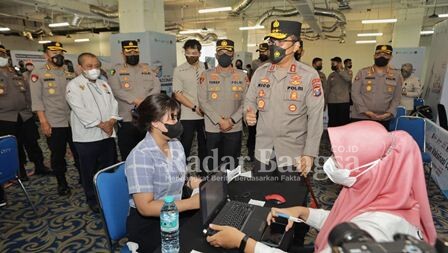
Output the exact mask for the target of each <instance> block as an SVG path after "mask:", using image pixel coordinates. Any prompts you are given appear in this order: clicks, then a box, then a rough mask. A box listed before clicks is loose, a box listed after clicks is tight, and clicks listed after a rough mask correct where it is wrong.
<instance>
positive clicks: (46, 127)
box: [40, 121, 51, 137]
mask: <svg viewBox="0 0 448 253" xmlns="http://www.w3.org/2000/svg"><path fill="white" fill-rule="evenodd" d="M40 127H41V129H42V133H43V134H44V135H45V136H47V137H50V136H51V125H50V123H48V121H44V122H40Z"/></svg>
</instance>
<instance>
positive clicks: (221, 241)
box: [207, 224, 244, 249]
mask: <svg viewBox="0 0 448 253" xmlns="http://www.w3.org/2000/svg"><path fill="white" fill-rule="evenodd" d="M210 229H213V230H215V231H216V232H217V233H216V234H214V235H212V236H207V242H208V243H210V245H212V246H214V247H222V248H226V249H235V248H239V246H240V243H241V240H242V239H243V237H244V233H243V232H241V231H239V230H238V229H236V228H234V227H230V226H218V225H213V224H210Z"/></svg>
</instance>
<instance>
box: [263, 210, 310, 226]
mask: <svg viewBox="0 0 448 253" xmlns="http://www.w3.org/2000/svg"><path fill="white" fill-rule="evenodd" d="M278 213H283V214H287V215H289V216H292V217H296V218H300V219H302V220H304V221H306V220H307V219H308V216H309V214H310V211H309V210H308V208H306V207H303V206H294V207H290V208H274V207H273V208H271V212H270V213H269V214H268V217H267V218H266V221H267V223H268V225H269V226H270V225H271V222H274V221H275V218H276V217H277V216H278ZM293 224H294V222H293V221H291V220H288V225H286V228H285V231H288V230H289V229H291V227H292V225H293Z"/></svg>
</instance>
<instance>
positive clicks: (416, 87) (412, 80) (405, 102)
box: [400, 76, 422, 111]
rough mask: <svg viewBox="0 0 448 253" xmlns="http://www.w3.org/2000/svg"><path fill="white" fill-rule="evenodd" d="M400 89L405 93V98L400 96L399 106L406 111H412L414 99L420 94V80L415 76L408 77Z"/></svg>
mask: <svg viewBox="0 0 448 253" xmlns="http://www.w3.org/2000/svg"><path fill="white" fill-rule="evenodd" d="M401 87H402V90H403V91H404V92H406V96H405V95H402V96H401V100H400V105H402V106H404V107H406V110H407V111H412V110H414V98H416V97H419V96H420V94H421V93H422V85H421V83H420V80H419V79H418V78H417V77H415V76H410V77H408V78H407V79H406V80H404V81H403V85H402V86H401Z"/></svg>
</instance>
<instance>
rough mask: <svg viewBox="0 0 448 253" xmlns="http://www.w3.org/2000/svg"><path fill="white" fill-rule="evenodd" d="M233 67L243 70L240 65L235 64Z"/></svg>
mask: <svg viewBox="0 0 448 253" xmlns="http://www.w3.org/2000/svg"><path fill="white" fill-rule="evenodd" d="M235 67H236V68H237V69H243V66H242V65H240V64H235Z"/></svg>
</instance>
